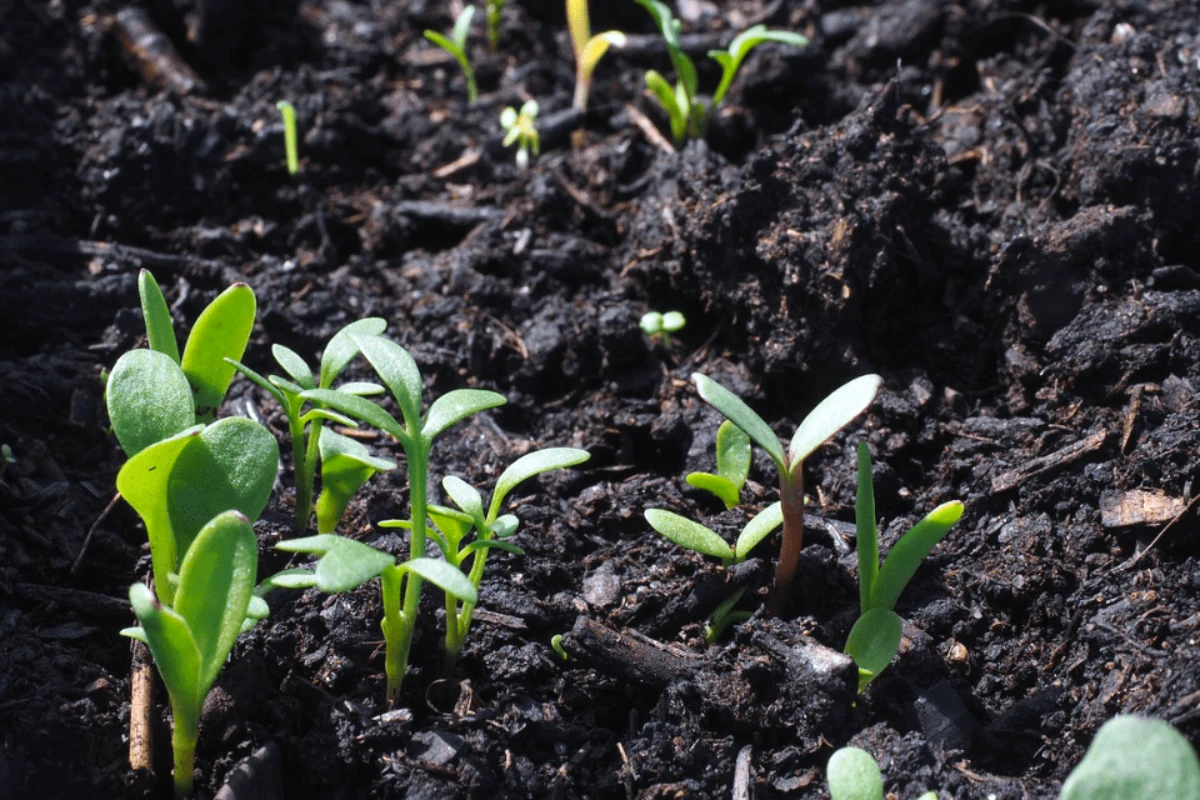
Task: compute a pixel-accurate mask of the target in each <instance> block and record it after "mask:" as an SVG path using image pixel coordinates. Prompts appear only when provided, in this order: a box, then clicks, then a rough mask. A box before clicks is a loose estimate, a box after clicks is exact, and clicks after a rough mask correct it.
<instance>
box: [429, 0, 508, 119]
mask: <svg viewBox="0 0 1200 800" xmlns="http://www.w3.org/2000/svg"><path fill="white" fill-rule="evenodd" d="M489 13H490V12H489ZM497 13H499V12H497ZM474 16H475V6H467V7H466V8H464V9H463V10H462V13H461V14H459V15H458V19H456V20H455V21H454V29H453V30H452V31H451V32H450V36H449V37H447V36H445V35H444V34H441V33H438V32H437V31H432V30H429V31H425V38H426V39H428V40H429V41H431V42H433V43H434V44H436V45H437V46H438V47H440V48H442V49H443V50H445V51H446V52H447V53H449V54H450V55H452V56H454V60H455V61H457V62H458V68H459V69H460V70H462V74H463V77H464V78H466V79H467V102H468V103H470V104H472V105H474V104H475V102H476V101H477V100H479V89H478V87H477V86H476V85H475V69H474V68H473V67H472V66H471V57H470V56H469V55H468V54H467V36H468V35H469V34H470V32H471V18H472V17H474Z"/></svg>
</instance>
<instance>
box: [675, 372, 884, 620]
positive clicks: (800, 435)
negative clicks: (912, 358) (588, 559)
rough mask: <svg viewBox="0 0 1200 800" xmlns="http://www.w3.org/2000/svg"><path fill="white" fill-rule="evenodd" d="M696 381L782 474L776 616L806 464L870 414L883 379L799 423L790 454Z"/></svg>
mask: <svg viewBox="0 0 1200 800" xmlns="http://www.w3.org/2000/svg"><path fill="white" fill-rule="evenodd" d="M692 379H693V380H694V381H695V382H696V389H697V390H698V391H699V393H700V397H701V398H703V399H704V401H705V402H707V403H708V404H709V405H711V406H712V407H713V408H715V409H716V410H717V411H719V412H721V413H722V414H723V415H724V416H725V418H726V419H728V420H729V421H730V422H732V423H733V424H735V425H736V426H737V427H739V428H741V430H742V431H743V432H744V433H745V434H746V435H747V436H749V437H750V439H751V440H752V441H754V442H755V443H756V444H757V445H758V446H759V447H761V448H763V449H764V450H765V451H766V452H767V455H769V456H770V457H771V461H773V462H774V464H775V468H776V470H777V471H778V473H779V498H780V504H781V512H782V516H783V544H782V547H781V548H780V552H779V562H778V564H777V565H776V568H775V587H774V589H773V591H772V600H771V607H772V610H773V611H774V612H775V613H778V612H779V611H780V610H781V609H782V608H783V605H784V604H785V602H786V601H787V598H788V596H789V593H790V591H791V586H792V580H793V579H794V577H795V575H796V568H797V567H798V566H799V564H800V550H801V547H802V546H803V544H804V460H805V459H806V458H808V457H809V456H810V455H812V453H814V452H815V451H816V450H817V448H818V447H820V446H821V445H823V444H824V443H825V442H827V441H829V439H831V438H832V437H833V436H834V434H836V433H837V432H838V431H840V430H841V429H842V428H844V427H846V425H848V424H850V422H851V421H853V420H854V418H855V417H857V416H858V415H859V414H861V413H863V411H865V410H866V408H867V406H869V405H870V404H871V402H872V401H873V400H874V399H875V395H876V393H878V391H879V387H880V385H881V384H882V382H883V379H882V378H880V377H879V376H878V375H864V376H862V377H861V378H855V379H854V380H852V381H850V382H849V383H847V384H846V385H844V386H842V387H841V388H839V389H837V390H835V391H834V392H833V393H832V394H830V395H829V396H828V397H826V398H825V399H824V400H822V401H821V402H820V403H819V404H818V405H817V407H816V408H815V409H813V411H812V413H810V414H809V415H808V416H807V417H805V418H804V421H803V422H801V423H800V426H799V427H798V428H797V429H796V433H795V434H794V435H793V436H792V440H791V444H790V445H789V446H788V448H787V451H786V452H785V451H784V448H783V446H782V445H781V444H780V441H779V437H778V436H776V435H775V432H774V431H772V430H771V426H770V425H768V424H767V423H766V422H765V421H764V420H763V418H762V417H760V416H759V415H758V414H756V413H754V411H753V410H751V408H750V407H749V406H748V405H746V404H745V402H743V401H742V399H741V398H739V397H738V396H737V395H735V394H734V393H733V392H731V391H729V390H728V389H726V388H725V387H724V386H722V385H721V384H719V383H717V382H716V381H714V380H713V379H711V378H709V377H707V376H705V375H700V374H695V375H693V376H692ZM768 510H769V509H768ZM664 513H665V512H664ZM763 513H766V512H763ZM760 516H761V515H760ZM752 521H753V520H752ZM651 524H653V523H651ZM692 524H693V525H694V524H695V523H692ZM698 527H702V526H698ZM660 532H661V531H660ZM743 535H744V533H743ZM717 538H718V539H719V537H717ZM722 544H724V542H722ZM685 546H687V545H685ZM714 549H715V548H714ZM714 554H715V553H714Z"/></svg>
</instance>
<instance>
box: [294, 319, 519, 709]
mask: <svg viewBox="0 0 1200 800" xmlns="http://www.w3.org/2000/svg"><path fill="white" fill-rule="evenodd" d="M349 336H350V339H351V341H352V342H353V343H354V344H355V345H356V346H357V347H358V349H359V350H360V351H361V352H362V354H363V356H364V357H365V358H366V359H367V361H368V362H369V363H370V364H371V366H372V367H373V368H374V369H375V372H376V373H377V374H378V375H379V377H380V379H381V380H382V381H383V383H384V385H385V386H387V388H388V389H389V390H390V391H391V394H392V397H393V398H394V399H395V401H396V405H397V406H398V407H399V409H400V414H401V419H402V420H403V421H402V422H401V421H399V420H397V419H396V418H395V417H393V416H392V415H391V414H389V413H388V412H387V411H384V410H383V408H381V407H380V406H378V405H376V404H375V403H373V402H371V401H370V400H367V399H366V398H364V397H359V396H356V395H352V394H349V393H346V392H341V391H336V390H333V389H328V388H321V387H318V388H315V389H306V390H304V391H303V392H301V393H300V396H301V397H302V398H303V399H305V400H309V401H312V402H315V403H320V404H322V405H324V406H327V407H328V408H332V409H333V410H335V411H339V412H341V413H342V414H346V415H348V416H350V417H353V418H355V419H357V420H360V421H362V422H366V423H368V424H370V425H373V426H374V427H376V428H379V429H380V430H382V431H384V432H385V433H388V434H391V435H392V436H393V437H395V439H396V440H397V441H398V442H399V443H400V447H401V448H402V449H403V450H404V455H405V469H406V472H407V473H408V487H409V507H410V512H411V516H410V520H411V521H412V525H411V529H410V530H411V535H410V539H409V557H410V558H411V559H412V560H413V561H415V560H417V559H421V558H422V557H423V556H424V555H425V548H426V542H427V539H428V528H427V526H426V519H427V517H428V516H429V504H428V497H427V491H428V489H427V486H428V477H429V455H430V450H431V449H432V447H433V441H434V439H435V438H436V437H437V435H438V434H440V433H441V432H442V431H444V430H446V429H447V428H449V427H450V426H451V425H453V424H454V423H456V422H458V421H460V420H462V419H465V418H466V417H468V416H470V415H471V414H474V413H476V412H479V411H485V410H487V409H489V408H496V407H497V406H501V405H503V404H504V403H505V399H504V396H503V395H500V394H496V393H495V392H488V391H483V390H479V389H456V390H454V391H451V392H448V393H446V394H444V395H442V396H441V397H439V398H438V399H437V400H435V401H433V403H432V404H431V405H430V407H429V410H428V411H427V412H426V413H425V415H424V416H422V415H421V392H422V383H421V372H420V370H419V369H417V364H416V362H415V361H413V359H412V356H410V355H409V354H408V351H406V350H405V349H404V348H402V347H400V345H398V344H396V343H395V342H392V341H390V340H388V339H385V338H383V337H381V336H369V335H360V334H349ZM325 536H326V537H328V538H321V537H315V540H316V541H319V542H321V543H323V544H321V545H320V546H321V547H322V548H326V547H329V548H331V549H328V550H327V551H326V552H325V553H324V554H323V555H322V559H321V562H318V567H317V578H318V580H320V578H321V575H322V570H321V563H322V562H326V559H330V558H331V557H332V561H331V562H329V563H328V564H327V565H326V567H325V569H326V570H329V569H337V570H342V569H343V567H342V566H341V565H343V564H350V563H353V564H355V567H354V569H353V570H352V571H351V573H350V576H349V577H350V578H354V579H357V582H353V581H351V582H350V583H349V585H351V586H358V585H360V584H362V583H364V582H365V581H367V580H369V579H370V578H371V577H373V576H374V575H380V576H381V577H382V579H383V586H382V591H383V601H384V621H383V633H384V640H385V642H386V646H387V656H386V660H385V665H386V671H387V695H388V699H389V700H390V701H395V700H396V698H398V697H399V694H400V686H401V682H402V681H403V679H404V673H405V670H406V669H407V666H408V654H409V649H410V647H411V645H412V635H413V631H414V630H415V628H416V620H417V611H418V608H419V606H420V599H421V586H422V582H423V579H424V578H425V577H428V575H427V574H426V573H428V574H431V575H434V577H437V578H438V580H437V581H434V582H435V583H436V584H437V585H438V586H439V587H440V588H442V589H443V590H444V591H448V592H450V593H451V594H454V595H455V596H457V597H459V598H460V599H463V598H470V595H471V594H472V593H473V592H474V587H473V586H472V585H471V583H470V581H469V580H467V578H466V576H465V575H463V574H462V573H461V572H459V571H458V570H457V569H455V568H454V567H452V566H450V565H449V564H446V563H445V562H432V563H434V564H438V565H440V566H438V567H432V568H430V569H436V570H439V572H429V569H425V568H423V567H422V568H420V569H412V570H402V569H399V568H398V567H397V568H393V567H395V565H394V564H393V563H392V557H391V556H389V555H387V554H383V553H377V551H374V550H373V549H372V548H369V547H367V546H366V545H361V544H360V543H358V542H353V540H349V539H346V540H342V539H341V537H336V536H332V535H331V534H325ZM339 540H340V541H348V542H352V543H353V544H354V545H358V547H357V548H350V547H349V546H347V547H345V548H343V547H341V546H334V545H333V544H330V542H336V541H339ZM300 541H301V542H311V541H314V540H313V539H309V540H300ZM285 544H286V545H287V546H288V548H289V549H295V547H294V546H295V544H296V543H295V542H288V543H285ZM364 549H365V550H366V551H370V552H373V553H377V556H376V557H371V556H369V555H367V554H366V553H365V552H364ZM301 552H317V550H302V551H301ZM411 563H412V561H410V562H409V564H411ZM401 566H403V565H401ZM441 567H445V568H446V569H449V570H450V571H451V572H453V573H454V574H455V575H457V576H458V577H459V578H461V581H459V580H457V579H452V578H447V579H443V578H442V572H441V571H440V570H441ZM439 581H441V582H439ZM346 583H347V581H345V580H343V579H341V578H339V579H338V580H337V581H335V582H334V583H333V584H327V585H339V586H341V585H346ZM318 585H320V584H318ZM401 594H403V602H401ZM471 601H472V602H474V600H473V599H471Z"/></svg>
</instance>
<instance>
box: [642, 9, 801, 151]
mask: <svg viewBox="0 0 1200 800" xmlns="http://www.w3.org/2000/svg"><path fill="white" fill-rule="evenodd" d="M636 2H637V3H638V4H639V5H640V6H642V7H643V8H645V9H646V10H647V11H649V12H650V16H652V17H653V18H654V22H655V24H656V25H657V26H658V29H659V31H660V32H661V33H662V36H663V40H664V41H665V42H666V45H667V54H668V55H669V56H670V58H671V64H672V66H673V67H674V68H675V85H674V86H672V85H671V84H670V83H669V82H668V81H667V79H666V78H664V77H663V76H662V75H661V74H660V73H658V72H657V71H655V70H649V71H647V72H646V88H648V89H649V90H650V92H651V94H653V95H654V97H655V99H656V100H658V102H659V105H661V106H662V107H663V110H664V111H666V112H667V118H668V120H669V122H670V126H671V136H672V137H673V138H674V140H675V146H676V147H682V146H683V143H684V142H685V141H686V140H687V138H688V137H689V136H691V137H694V138H703V137H704V135H705V133H706V132H707V130H708V123H709V120H710V119H711V118H712V114H713V112H714V111H715V110H716V108H717V106H718V105H720V103H721V101H722V100H724V99H725V94H726V93H727V92H728V91H729V87H730V85H731V84H732V83H733V79H734V77H735V76H736V75H737V71H738V69H739V68H740V67H741V65H742V62H743V61H744V60H745V59H746V56H747V55H748V54H749V53H750V51H751V50H753V49H754V48H755V47H757V46H758V45H760V44H762V43H764V42H778V43H780V44H787V45H791V46H793V47H804V46H805V45H807V44H808V39H807V38H805V37H804V36H801V35H800V34H798V33H792V32H790V31H773V30H768V29H767V26H766V25H755V26H754V27H752V28H748V29H747V30H745V31H743V32H742V33H741V34H739V35H738V36H737V37H735V38H734V40H733V41H732V42H730V43H729V49H728V50H710V51H709V53H708V56H709V58H711V59H713V60H714V61H716V62H717V63H718V64H720V65H721V82H720V84H719V85H718V86H717V91H716V92H715V93H714V94H713V96H712V101H711V103H709V104H707V105H706V104H705V102H704V100H703V99H701V98H700V96H699V89H700V85H699V81H698V79H697V76H696V65H695V64H694V63H693V62H692V59H691V58H690V57H689V56H688V55H687V54H686V53H684V52H683V49H682V47H681V45H680V42H679V34H680V31H681V30H682V28H683V26H682V24H681V23H680V22H679V20H677V19H675V17H674V16H673V15H672V14H671V9H670V8H669V7H668V6H667V5H666V4H665V3H662V2H659V0H636Z"/></svg>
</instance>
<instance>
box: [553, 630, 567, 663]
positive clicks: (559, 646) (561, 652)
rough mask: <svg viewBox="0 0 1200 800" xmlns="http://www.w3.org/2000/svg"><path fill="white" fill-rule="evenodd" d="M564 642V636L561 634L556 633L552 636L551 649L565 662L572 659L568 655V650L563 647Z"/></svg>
mask: <svg viewBox="0 0 1200 800" xmlns="http://www.w3.org/2000/svg"><path fill="white" fill-rule="evenodd" d="M562 640H563V635H562V634H561V633H556V634H554V635H553V636H551V637H550V649H552V650H553V651H554V652H555V653H557V654H558V657H559V658H561V659H562V660H563V661H569V660H570V659H571V656H570V655H568V654H567V648H565V647H563V643H562Z"/></svg>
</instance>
